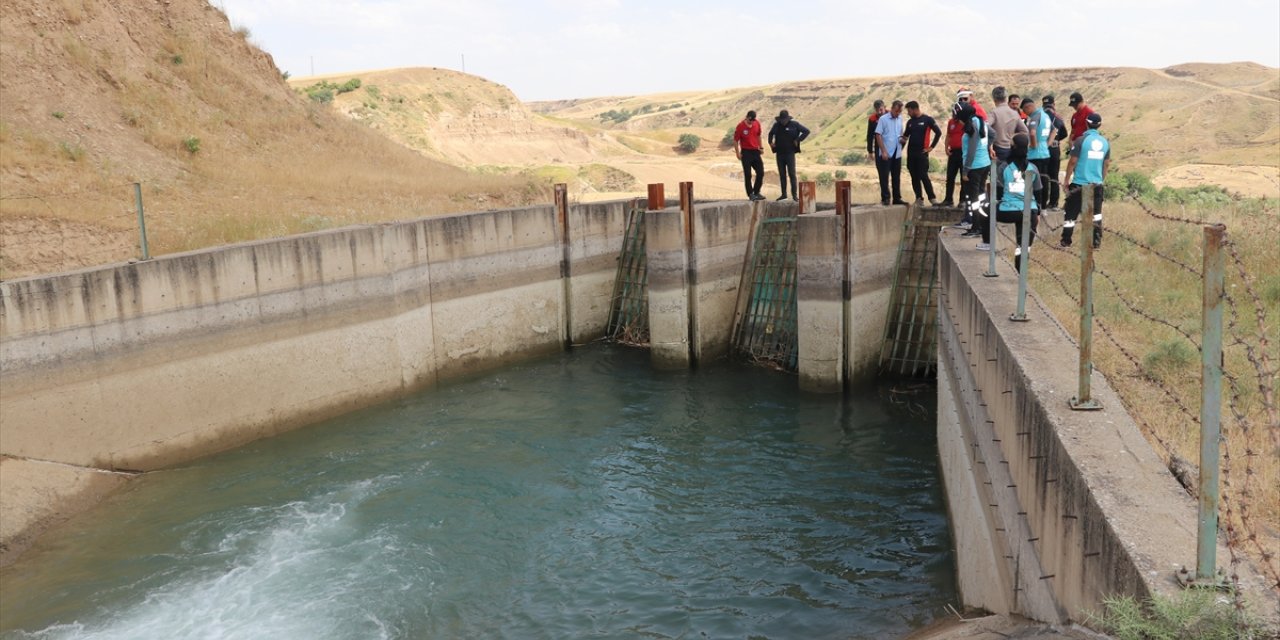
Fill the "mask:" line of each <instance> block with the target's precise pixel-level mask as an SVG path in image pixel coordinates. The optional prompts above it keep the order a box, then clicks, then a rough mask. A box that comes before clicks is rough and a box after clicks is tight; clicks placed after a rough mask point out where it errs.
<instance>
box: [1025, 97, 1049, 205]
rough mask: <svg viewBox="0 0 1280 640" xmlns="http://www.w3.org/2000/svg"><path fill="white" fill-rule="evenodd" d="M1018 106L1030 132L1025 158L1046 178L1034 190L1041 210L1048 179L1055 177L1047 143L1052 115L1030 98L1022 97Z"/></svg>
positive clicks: (1047, 189) (1046, 199) (1045, 201)
mask: <svg viewBox="0 0 1280 640" xmlns="http://www.w3.org/2000/svg"><path fill="white" fill-rule="evenodd" d="M1020 107H1021V110H1022V113H1023V115H1025V116H1026V117H1027V129H1028V130H1029V131H1030V132H1031V146H1030V148H1028V149H1027V160H1030V161H1031V164H1033V165H1035V166H1036V169H1037V170H1038V171H1039V172H1040V175H1041V176H1044V177H1045V178H1047V179H1045V180H1041V181H1040V184H1041V187H1040V189H1039V190H1038V191H1036V204H1038V205H1040V209H1041V210H1043V209H1044V208H1045V204H1046V203H1048V201H1049V180H1048V179H1053V178H1056V177H1057V176H1053V175H1050V174H1049V145H1050V144H1051V143H1050V138H1051V137H1052V136H1053V117H1052V116H1050V115H1049V114H1048V113H1045V110H1044V108H1043V107H1040V108H1036V101H1035V100H1032V99H1031V98H1023V99H1022V104H1021V105H1020ZM1053 144H1056V143H1053Z"/></svg>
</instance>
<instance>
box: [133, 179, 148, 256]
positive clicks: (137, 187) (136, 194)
mask: <svg viewBox="0 0 1280 640" xmlns="http://www.w3.org/2000/svg"><path fill="white" fill-rule="evenodd" d="M133 200H134V202H135V203H137V205H138V234H139V235H140V236H141V241H142V259H143V260H150V259H151V251H150V250H149V249H148V248H147V219H146V216H144V215H142V183H141V182H135V183H133Z"/></svg>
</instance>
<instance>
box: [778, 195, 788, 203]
mask: <svg viewBox="0 0 1280 640" xmlns="http://www.w3.org/2000/svg"><path fill="white" fill-rule="evenodd" d="M786 199H787V194H785V193H784V194H782V195H780V196H778V202H782V201H783V200H786Z"/></svg>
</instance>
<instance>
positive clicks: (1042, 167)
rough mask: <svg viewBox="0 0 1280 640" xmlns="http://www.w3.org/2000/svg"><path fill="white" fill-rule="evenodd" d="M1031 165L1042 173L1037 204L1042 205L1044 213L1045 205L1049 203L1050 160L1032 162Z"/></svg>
mask: <svg viewBox="0 0 1280 640" xmlns="http://www.w3.org/2000/svg"><path fill="white" fill-rule="evenodd" d="M1031 164H1033V165H1035V167H1036V170H1038V171H1039V172H1040V189H1039V190H1038V191H1036V204H1038V205H1040V210H1041V211H1044V208H1045V205H1046V204H1047V203H1048V202H1049V180H1048V178H1049V159H1048V158H1040V159H1038V160H1032V161H1031Z"/></svg>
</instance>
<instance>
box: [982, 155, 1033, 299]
mask: <svg viewBox="0 0 1280 640" xmlns="http://www.w3.org/2000/svg"><path fill="white" fill-rule="evenodd" d="M1028 170H1030V171H1036V170H1035V169H1031V168H1030V167H1028ZM1036 175H1037V176H1038V175H1040V173H1039V171H1036ZM1022 182H1023V184H1025V185H1027V186H1026V187H1024V189H1023V192H1022V233H1020V234H1018V235H1019V236H1021V237H1020V238H1019V239H1018V255H1016V256H1014V258H1013V260H1014V263H1015V264H1017V265H1018V310H1017V311H1015V312H1013V315H1011V316H1009V319H1010V320H1013V321H1014V322H1026V321H1027V268H1028V266H1029V265H1030V262H1031V256H1030V254H1029V252H1030V251H1031V197H1032V194H1031V193H1030V187H1031V185H1032V184H1033V183H1032V181H1031V180H1028V179H1027V177H1026V175H1023V176H1022ZM995 236H996V234H994V233H993V234H991V237H992V238H993V239H994V238H995Z"/></svg>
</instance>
